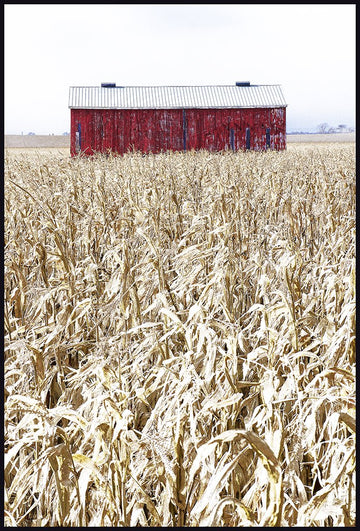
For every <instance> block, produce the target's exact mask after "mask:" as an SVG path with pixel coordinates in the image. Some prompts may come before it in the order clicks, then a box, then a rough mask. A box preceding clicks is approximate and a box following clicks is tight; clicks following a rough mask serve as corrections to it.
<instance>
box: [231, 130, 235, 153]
mask: <svg viewBox="0 0 360 531" xmlns="http://www.w3.org/2000/svg"><path fill="white" fill-rule="evenodd" d="M230 147H231V149H232V150H233V151H235V132H234V129H230Z"/></svg>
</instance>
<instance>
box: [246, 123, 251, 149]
mask: <svg viewBox="0 0 360 531" xmlns="http://www.w3.org/2000/svg"><path fill="white" fill-rule="evenodd" d="M245 141H246V149H250V127H247V128H246V133H245Z"/></svg>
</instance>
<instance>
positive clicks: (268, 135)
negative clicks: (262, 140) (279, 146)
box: [266, 127, 270, 149]
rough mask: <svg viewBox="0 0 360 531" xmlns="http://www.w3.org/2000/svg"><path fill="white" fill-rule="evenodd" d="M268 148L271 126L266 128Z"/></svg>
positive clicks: (268, 145) (268, 147) (267, 145)
mask: <svg viewBox="0 0 360 531" xmlns="http://www.w3.org/2000/svg"><path fill="white" fill-rule="evenodd" d="M266 149H270V127H267V128H266Z"/></svg>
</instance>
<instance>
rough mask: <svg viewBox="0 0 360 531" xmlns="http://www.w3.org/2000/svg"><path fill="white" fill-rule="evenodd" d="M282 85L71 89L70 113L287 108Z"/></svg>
mask: <svg viewBox="0 0 360 531" xmlns="http://www.w3.org/2000/svg"><path fill="white" fill-rule="evenodd" d="M286 106H287V104H286V102H285V99H284V96H283V94H282V91H281V88H280V85H250V86H236V85H207V86H158V87H141V86H137V87H120V86H119V87H111V88H108V87H101V86H99V87H70V91H69V108H70V109H185V108H199V109H209V108H244V107H245V108H249V107H261V108H264V107H286Z"/></svg>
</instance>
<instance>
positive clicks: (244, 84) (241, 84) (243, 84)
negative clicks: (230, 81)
mask: <svg viewBox="0 0 360 531" xmlns="http://www.w3.org/2000/svg"><path fill="white" fill-rule="evenodd" d="M236 86H237V87H250V81H236Z"/></svg>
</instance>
